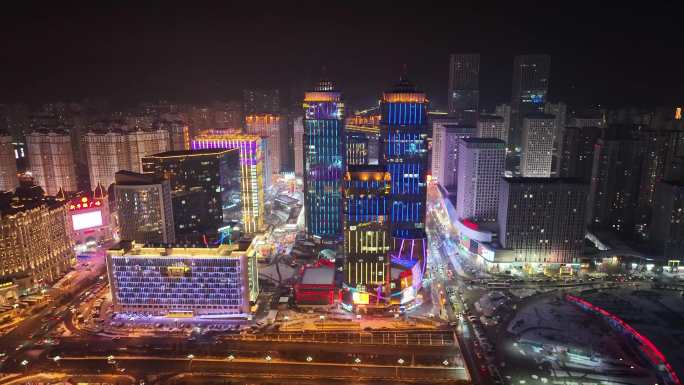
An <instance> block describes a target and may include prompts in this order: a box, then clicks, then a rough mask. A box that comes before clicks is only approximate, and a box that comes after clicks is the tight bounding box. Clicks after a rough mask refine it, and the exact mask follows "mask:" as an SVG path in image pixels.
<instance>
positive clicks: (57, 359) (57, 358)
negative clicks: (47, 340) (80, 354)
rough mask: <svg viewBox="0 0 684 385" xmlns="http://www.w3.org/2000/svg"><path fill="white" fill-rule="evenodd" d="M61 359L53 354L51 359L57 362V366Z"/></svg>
mask: <svg viewBox="0 0 684 385" xmlns="http://www.w3.org/2000/svg"><path fill="white" fill-rule="evenodd" d="M61 359H62V357H61V356H54V357H53V358H52V360H53V361H55V363H56V364H57V366H59V361H60V360H61Z"/></svg>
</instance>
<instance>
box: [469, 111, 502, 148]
mask: <svg viewBox="0 0 684 385" xmlns="http://www.w3.org/2000/svg"><path fill="white" fill-rule="evenodd" d="M476 136H477V137H478V138H496V139H499V140H503V141H504V142H508V130H507V129H506V121H505V120H504V118H502V117H501V116H497V115H480V116H479V117H478V120H477V135H476Z"/></svg>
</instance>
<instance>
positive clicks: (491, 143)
mask: <svg viewBox="0 0 684 385" xmlns="http://www.w3.org/2000/svg"><path fill="white" fill-rule="evenodd" d="M459 147H460V149H459V160H458V192H457V194H456V213H457V215H458V219H459V220H461V219H468V220H471V221H473V222H476V223H481V222H494V221H496V217H497V208H498V204H499V186H500V185H501V178H502V177H503V174H504V163H505V160H506V143H505V142H504V141H502V140H499V139H495V138H469V139H461V141H460V143H459Z"/></svg>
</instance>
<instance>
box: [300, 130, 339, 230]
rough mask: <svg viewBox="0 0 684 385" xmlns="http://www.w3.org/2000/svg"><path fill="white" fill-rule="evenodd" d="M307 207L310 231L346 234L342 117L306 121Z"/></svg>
mask: <svg viewBox="0 0 684 385" xmlns="http://www.w3.org/2000/svg"><path fill="white" fill-rule="evenodd" d="M306 128H307V135H306V141H307V143H306V147H307V148H306V153H305V157H306V160H305V161H306V163H305V164H306V171H305V172H306V173H307V175H306V176H307V178H306V183H307V185H306V186H305V191H306V207H307V210H308V211H307V213H306V215H307V219H308V220H307V225H308V227H309V232H310V233H311V234H313V235H318V236H321V237H339V236H340V235H341V233H342V224H341V217H340V207H341V204H342V193H341V187H342V186H341V184H342V180H341V178H342V172H343V156H344V154H343V153H342V151H343V148H342V146H341V142H340V140H341V138H342V136H341V135H342V124H341V122H340V121H339V120H306Z"/></svg>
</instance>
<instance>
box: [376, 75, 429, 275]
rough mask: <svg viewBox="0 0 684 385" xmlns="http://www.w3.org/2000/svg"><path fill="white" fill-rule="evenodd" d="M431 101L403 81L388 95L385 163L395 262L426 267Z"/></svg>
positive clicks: (383, 121)
mask: <svg viewBox="0 0 684 385" xmlns="http://www.w3.org/2000/svg"><path fill="white" fill-rule="evenodd" d="M427 106H428V99H427V97H426V96H425V94H424V93H422V92H420V91H418V90H417V89H416V86H415V85H413V84H412V83H411V82H409V81H408V80H406V78H405V77H402V79H401V80H400V81H399V83H398V84H397V85H395V86H394V87H393V88H392V89H391V90H390V91H387V92H385V93H384V94H383V96H382V103H381V113H382V118H381V121H380V157H379V158H380V159H379V162H380V164H381V165H383V166H385V168H386V170H387V172H389V174H390V180H391V182H392V187H391V191H390V202H391V206H390V213H389V222H390V228H391V232H392V237H393V241H394V251H395V257H398V258H402V259H407V258H408V259H418V260H421V262H422V264H423V269H422V271H423V273H424V272H425V270H424V263H425V258H424V256H425V206H426V203H425V202H426V198H427V172H428V147H427V140H428V124H427Z"/></svg>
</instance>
